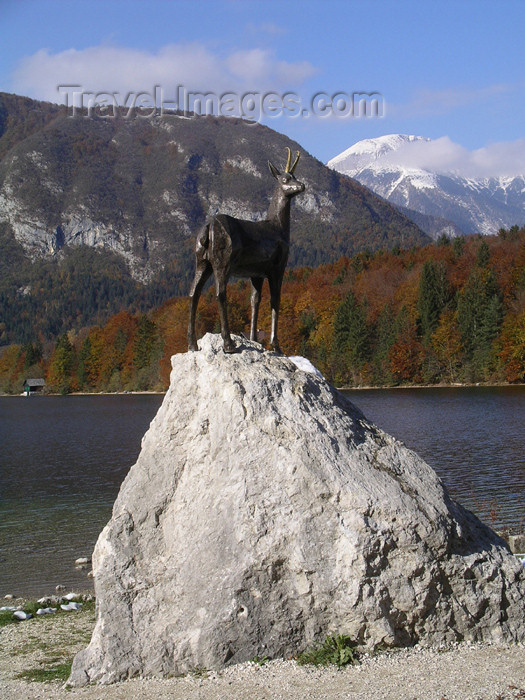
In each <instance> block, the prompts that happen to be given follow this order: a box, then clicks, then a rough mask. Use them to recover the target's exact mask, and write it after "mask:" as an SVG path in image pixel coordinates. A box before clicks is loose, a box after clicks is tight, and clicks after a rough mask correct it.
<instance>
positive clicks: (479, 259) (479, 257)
mask: <svg viewBox="0 0 525 700" xmlns="http://www.w3.org/2000/svg"><path fill="white" fill-rule="evenodd" d="M489 262H490V248H489V246H488V244H487V241H481V243H480V244H479V248H478V252H477V253H476V265H477V266H478V267H487V265H488V264H489Z"/></svg>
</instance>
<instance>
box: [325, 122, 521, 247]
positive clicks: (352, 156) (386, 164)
mask: <svg viewBox="0 0 525 700" xmlns="http://www.w3.org/2000/svg"><path fill="white" fill-rule="evenodd" d="M418 141H424V142H431V141H432V139H429V138H427V137H423V136H414V135H406V134H388V135H386V136H381V137H378V138H375V139H365V140H363V141H359V142H357V143H356V144H354V145H353V146H351V147H350V148H347V149H346V150H345V151H343V152H342V153H340V154H339V155H337V156H335V157H334V158H332V159H331V160H329V161H328V166H329V167H331V168H333V169H335V170H336V171H337V172H341V173H343V174H346V175H348V176H349V177H352V178H355V179H356V180H358V181H359V182H361V183H362V184H363V185H365V186H367V187H369V188H370V189H371V190H372V191H373V192H375V193H376V194H378V195H379V196H381V197H383V198H384V199H386V200H387V201H389V202H391V203H392V204H395V205H397V206H399V207H403V211H404V212H405V213H407V212H406V210H407V209H408V210H414V211H416V212H418V213H419V214H423V215H429V216H432V217H441V218H443V219H446V220H447V222H446V223H444V224H443V227H442V228H440V227H439V226H438V227H437V229H436V228H433V229H432V227H426V226H425V225H424V222H423V221H422V220H421V219H419V220H418V219H417V218H414V220H415V221H416V222H417V223H418V224H419V225H420V226H422V227H423V230H425V231H426V233H428V234H429V235H431V236H432V237H433V238H438V237H439V236H440V235H442V234H443V233H445V235H449V236H450V234H451V232H452V231H454V227H456V228H457V230H458V233H459V232H463V233H466V234H470V233H482V234H485V235H486V234H490V233H495V232H497V231H498V230H499V229H500V228H505V227H508V226H512V225H513V224H521V223H522V222H523V221H524V220H525V196H524V193H525V176H524V175H517V176H493V177H478V178H474V177H465V176H462V175H460V174H459V173H457V172H452V171H450V172H446V171H443V172H440V171H438V170H430V169H427V168H423V167H418V166H417V165H413V166H409V165H407V164H406V163H403V162H402V155H401V154H399V155H397V156H396V154H398V152H399V151H400V150H401V149H403V148H404V149H405V153H406V146H407V144H412V143H414V142H418ZM450 224H453V227H452V228H450ZM456 235H458V234H457V233H456Z"/></svg>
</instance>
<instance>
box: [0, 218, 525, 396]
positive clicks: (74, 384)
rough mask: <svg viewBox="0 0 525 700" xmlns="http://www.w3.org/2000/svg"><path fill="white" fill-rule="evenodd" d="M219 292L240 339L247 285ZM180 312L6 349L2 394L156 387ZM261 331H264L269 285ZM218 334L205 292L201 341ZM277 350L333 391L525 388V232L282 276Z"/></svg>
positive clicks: (125, 317)
mask: <svg viewBox="0 0 525 700" xmlns="http://www.w3.org/2000/svg"><path fill="white" fill-rule="evenodd" d="M228 293H229V310H230V319H231V327H232V330H233V332H234V333H240V332H244V333H248V329H249V297H250V288H249V284H248V283H247V282H245V281H243V280H241V281H238V282H233V283H231V284H230V285H229V290H228ZM187 312H188V302H187V299H186V298H184V297H178V298H173V299H171V300H169V301H167V302H165V303H164V304H162V305H161V306H160V307H158V308H157V309H155V310H154V311H152V312H150V313H148V314H144V313H142V314H141V313H138V314H135V313H132V312H130V311H129V310H122V311H120V312H119V313H118V314H116V315H114V316H113V317H112V318H111V319H110V320H109V321H108V322H107V323H105V324H104V325H100V326H94V327H93V326H92V327H89V328H83V329H81V330H80V331H75V330H70V331H69V332H68V333H64V334H62V335H61V336H60V337H59V339H58V340H57V342H56V343H54V344H53V343H48V344H46V343H45V341H44V340H43V339H40V340H39V339H38V338H34V339H33V342H31V343H27V344H25V345H11V346H9V347H6V348H4V350H3V351H2V352H1V354H0V389H2V390H3V391H8V392H19V391H21V389H22V382H23V379H24V378H25V377H27V376H45V377H46V379H47V383H48V389H50V390H53V391H58V392H70V391H129V390H146V389H157V390H162V389H165V388H166V387H167V385H168V381H169V372H170V357H171V355H172V354H174V353H176V352H185V351H186V328H187ZM259 326H260V328H262V329H264V330H265V331H268V329H269V327H270V310H269V301H268V293H267V289H266V286H265V295H264V299H263V301H262V304H261V313H260V324H259ZM218 330H219V325H218V314H217V305H216V302H215V294H214V290H213V288H211V289H210V290H209V291H208V292H207V293H206V294H205V295H204V296H203V298H202V299H201V304H200V307H199V317H198V332H199V334H203V333H205V332H206V331H212V332H218ZM280 340H281V346H282V348H283V351H284V352H285V353H286V354H288V355H292V354H301V355H305V356H307V357H309V358H310V359H311V360H312V362H313V363H314V364H315V365H316V366H318V367H319V369H320V370H321V371H322V372H323V373H324V375H325V376H326V377H327V378H328V379H329V380H330V381H332V382H334V383H336V384H337V385H342V384H343V385H399V384H414V383H430V384H433V383H438V382H444V383H456V382H494V381H508V382H523V381H525V228H522V229H518V227H517V226H514V227H512V228H511V229H510V230H508V231H507V230H503V229H502V230H501V231H500V232H499V235H498V236H489V237H483V238H479V237H476V238H469V239H464V238H456V239H454V241H453V242H450V241H449V240H448V239H442V241H441V242H440V243H437V244H433V245H429V246H426V247H424V248H419V249H415V248H414V249H411V250H405V251H401V250H399V249H394V250H393V251H390V252H387V251H379V252H376V253H370V252H364V253H360V254H358V255H356V256H354V257H352V258H345V257H343V258H341V259H340V260H339V261H337V262H336V263H334V264H330V265H323V266H320V267H317V268H310V267H303V268H299V269H295V270H289V271H288V273H287V275H286V279H285V283H284V288H283V296H282V305H281V319H280ZM263 342H264V340H263Z"/></svg>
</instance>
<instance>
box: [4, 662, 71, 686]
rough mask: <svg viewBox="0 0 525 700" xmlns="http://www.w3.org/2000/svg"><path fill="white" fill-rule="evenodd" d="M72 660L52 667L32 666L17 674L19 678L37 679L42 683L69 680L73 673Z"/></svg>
mask: <svg viewBox="0 0 525 700" xmlns="http://www.w3.org/2000/svg"><path fill="white" fill-rule="evenodd" d="M72 663H73V662H72V661H70V662H68V663H65V664H59V665H58V666H52V667H51V668H30V669H28V670H27V671H22V672H21V673H18V674H17V676H16V677H17V678H22V679H23V680H25V681H36V682H40V683H50V682H51V681H63V682H65V681H67V679H68V678H69V675H70V673H71V664H72Z"/></svg>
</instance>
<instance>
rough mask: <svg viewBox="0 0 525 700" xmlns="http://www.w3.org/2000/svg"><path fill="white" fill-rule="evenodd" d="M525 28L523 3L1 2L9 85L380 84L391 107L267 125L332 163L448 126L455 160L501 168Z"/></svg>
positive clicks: (518, 89) (300, 88)
mask: <svg viewBox="0 0 525 700" xmlns="http://www.w3.org/2000/svg"><path fill="white" fill-rule="evenodd" d="M524 26H525V2H523V1H522V0H499V1H497V2H496V0H494V1H493V2H488V1H486V0H475V1H471V0H457V1H456V2H446V1H445V0H443V1H441V2H438V1H437V0H436V1H435V2H434V1H433V2H430V1H429V0H417V1H412V0H397V1H393V0H392V1H391V0H375V1H374V0H359V1H358V2H356V1H354V0H346V1H341V2H338V1H336V0H332V1H330V0H325V1H322V0H321V1H317V0H315V1H314V0H295V1H294V0H280V1H279V2H276V1H275V2H274V1H273V0H265V1H264V2H262V1H261V2H255V1H252V0H244V1H243V0H217V1H213V0H208V1H207V0H200V1H199V0H194V1H193V2H185V1H180V2H179V1H170V0H126V1H125V2H121V1H118V0H104V1H103V2H101V1H99V0H90V1H89V2H85V1H84V0H69V1H66V0H62V1H58V0H0V38H1V41H2V50H1V51H0V90H3V91H7V92H16V93H18V94H24V95H28V96H30V97H35V98H38V99H48V100H52V101H56V102H61V101H63V95H61V94H60V93H59V92H58V91H57V86H58V85H63V84H76V85H81V86H82V88H83V89H84V90H86V91H106V92H117V93H119V95H124V94H126V93H127V92H133V91H135V92H141V91H144V92H147V91H152V89H153V87H154V85H160V86H161V87H162V89H163V90H164V94H165V95H167V96H168V97H169V96H170V91H172V92H173V91H174V89H175V86H176V85H183V86H184V87H185V88H186V89H188V90H202V91H214V92H216V93H218V94H222V93H224V92H225V91H232V92H235V93H237V94H244V92H255V93H257V94H260V95H263V94H265V93H267V92H275V93H276V94H277V95H279V96H282V95H283V94H284V93H286V92H288V93H290V92H292V93H294V94H296V95H297V96H298V97H299V98H300V99H301V104H302V106H303V105H306V106H307V107H308V108H310V100H311V98H312V96H314V95H315V94H317V93H319V92H322V93H325V94H326V95H327V96H328V97H331V96H332V95H333V94H334V93H344V94H345V95H348V96H351V95H352V94H353V93H372V92H376V93H379V95H380V102H381V108H382V109H383V111H384V115H383V116H382V117H381V118H378V117H360V118H357V117H355V116H351V115H350V116H346V117H337V116H333V115H331V116H330V115H329V116H325V117H319V116H318V117H316V116H312V115H310V116H309V117H306V116H295V117H292V116H280V117H267V118H265V119H264V123H266V124H267V125H268V126H270V127H272V128H274V129H276V130H277V131H280V132H283V133H286V134H287V135H289V136H290V137H292V138H294V139H296V140H297V141H298V142H299V143H300V144H301V145H302V146H303V147H304V148H305V149H306V150H308V151H309V152H310V153H312V154H313V155H314V156H316V157H317V158H319V159H320V160H322V161H327V160H328V159H329V158H331V157H333V156H335V155H337V154H338V153H340V152H341V151H343V150H345V149H346V148H348V147H349V146H350V145H352V144H353V143H355V142H356V141H359V140H361V139H364V138H372V137H375V136H380V135H383V134H389V133H410V134H417V135H422V136H428V137H431V138H433V139H437V138H440V137H448V139H445V140H444V141H443V142H444V143H447V144H449V145H450V143H452V144H454V146H455V147H456V159H457V154H458V149H459V152H463V153H464V154H465V156H467V155H468V154H469V153H470V152H472V151H478V150H479V151H480V152H481V153H482V154H483V153H485V150H484V149H487V148H489V149H490V152H491V158H492V160H493V161H494V162H495V167H496V169H497V166H498V157H499V158H500V159H501V160H503V159H506V160H507V162H508V159H509V158H510V159H511V160H512V159H513V158H515V159H516V160H518V159H520V160H521V162H523V155H524V153H525V151H524V150H523V149H524V136H525V134H524V128H523V125H524V123H525V60H524V58H523V28H524ZM243 91H244V92H243ZM309 111H310V110H309ZM509 142H512V143H509ZM514 142H516V144H515V145H514ZM491 162H492V161H491ZM521 169H522V170H523V167H522V168H521Z"/></svg>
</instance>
